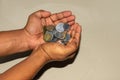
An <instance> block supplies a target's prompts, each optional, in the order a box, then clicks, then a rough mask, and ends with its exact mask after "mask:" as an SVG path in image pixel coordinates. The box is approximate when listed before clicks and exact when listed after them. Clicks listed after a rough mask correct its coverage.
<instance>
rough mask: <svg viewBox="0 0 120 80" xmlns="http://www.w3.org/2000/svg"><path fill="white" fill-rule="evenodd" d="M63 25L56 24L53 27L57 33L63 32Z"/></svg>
mask: <svg viewBox="0 0 120 80" xmlns="http://www.w3.org/2000/svg"><path fill="white" fill-rule="evenodd" d="M63 26H64V23H58V24H57V25H56V27H55V29H56V30H57V31H58V32H63V31H64V27H63Z"/></svg>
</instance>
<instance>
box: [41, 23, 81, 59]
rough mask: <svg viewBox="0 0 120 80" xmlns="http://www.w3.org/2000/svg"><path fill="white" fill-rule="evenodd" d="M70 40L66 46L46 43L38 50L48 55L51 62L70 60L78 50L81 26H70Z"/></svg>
mask: <svg viewBox="0 0 120 80" xmlns="http://www.w3.org/2000/svg"><path fill="white" fill-rule="evenodd" d="M69 33H70V35H71V39H70V40H69V42H68V43H67V45H63V44H61V43H59V42H47V43H44V44H42V45H40V49H43V51H44V52H45V53H46V54H47V55H48V57H49V58H50V59H51V60H64V59H66V58H69V57H70V58H72V57H73V56H74V55H75V54H74V52H75V51H76V50H77V49H78V47H79V43H80V37H81V26H80V25H79V24H77V23H76V24H74V25H72V27H71V29H70V31H69Z"/></svg>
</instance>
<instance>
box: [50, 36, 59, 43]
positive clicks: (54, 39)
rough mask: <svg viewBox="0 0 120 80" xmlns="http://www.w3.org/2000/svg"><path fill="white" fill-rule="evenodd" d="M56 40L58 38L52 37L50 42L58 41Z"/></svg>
mask: <svg viewBox="0 0 120 80" xmlns="http://www.w3.org/2000/svg"><path fill="white" fill-rule="evenodd" d="M58 40H59V39H58V38H56V37H53V39H52V40H51V41H50V42H56V41H58Z"/></svg>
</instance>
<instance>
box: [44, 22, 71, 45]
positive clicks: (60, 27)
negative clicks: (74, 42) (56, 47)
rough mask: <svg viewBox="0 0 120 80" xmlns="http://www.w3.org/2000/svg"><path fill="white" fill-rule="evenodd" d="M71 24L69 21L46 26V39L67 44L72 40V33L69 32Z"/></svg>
mask: <svg viewBox="0 0 120 80" xmlns="http://www.w3.org/2000/svg"><path fill="white" fill-rule="evenodd" d="M69 28H70V25H69V24H67V23H58V24H57V25H56V26H53V25H50V26H46V27H44V40H45V41H46V42H57V41H59V42H61V43H63V44H67V42H68V41H69V40H70V38H71V37H70V34H68V31H69Z"/></svg>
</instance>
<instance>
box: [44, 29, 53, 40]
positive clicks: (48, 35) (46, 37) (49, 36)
mask: <svg viewBox="0 0 120 80" xmlns="http://www.w3.org/2000/svg"><path fill="white" fill-rule="evenodd" d="M52 39H53V33H52V32H49V31H46V32H45V34H44V40H45V41H47V42H49V41H51V40H52Z"/></svg>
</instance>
